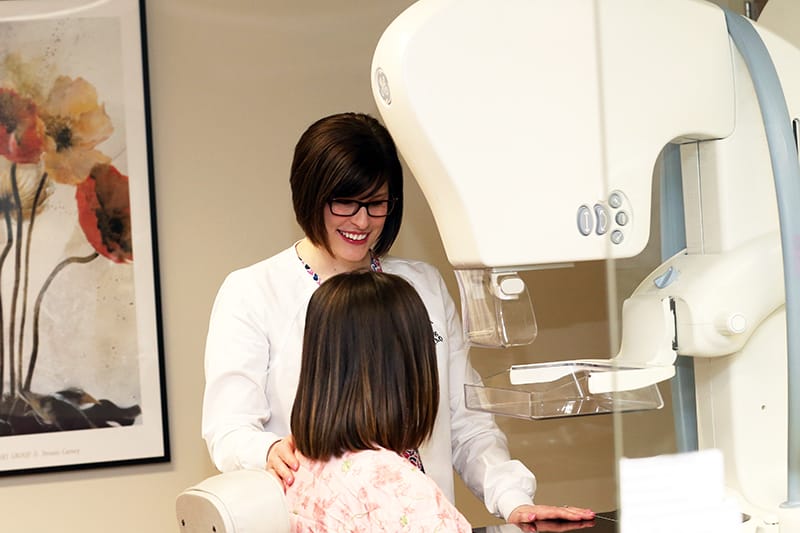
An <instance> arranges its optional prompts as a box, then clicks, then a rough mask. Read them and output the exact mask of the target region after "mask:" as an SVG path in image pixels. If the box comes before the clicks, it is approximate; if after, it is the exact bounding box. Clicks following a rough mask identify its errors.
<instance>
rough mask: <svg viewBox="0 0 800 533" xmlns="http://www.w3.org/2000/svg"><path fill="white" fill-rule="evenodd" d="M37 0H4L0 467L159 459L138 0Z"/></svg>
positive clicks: (158, 379) (0, 28)
mask: <svg viewBox="0 0 800 533" xmlns="http://www.w3.org/2000/svg"><path fill="white" fill-rule="evenodd" d="M36 4H37V3H35V2H34V3H31V2H23V1H15V0H11V1H7V2H2V3H0V450H3V452H4V453H0V475H2V474H3V473H16V472H25V471H30V470H35V471H36V470H47V469H49V468H64V467H68V466H72V465H75V466H78V465H80V464H83V463H91V464H94V463H102V462H104V461H116V462H120V461H125V460H141V459H142V458H143V457H145V458H148V457H152V458H153V459H152V460H163V459H164V458H165V456H166V450H165V446H166V439H165V436H164V434H163V429H164V424H163V420H164V412H163V401H162V398H161V394H162V392H161V391H162V389H163V376H161V373H160V370H159V360H160V357H161V346H160V334H159V327H160V326H159V324H158V321H157V320H158V318H157V317H158V315H159V313H158V309H157V305H158V300H157V294H156V287H157V282H156V279H155V275H156V272H155V261H154V260H153V257H154V253H155V250H154V244H153V242H154V235H153V229H152V223H153V222H152V213H151V212H150V211H149V202H150V201H151V199H152V195H150V194H149V189H150V186H151V183H150V175H149V169H150V168H151V165H150V164H149V158H150V155H149V149H148V146H149V137H148V135H147V124H146V120H145V116H144V114H143V113H141V111H142V110H143V109H145V93H144V84H143V83H142V84H141V86H137V84H136V83H133V82H134V81H135V80H137V79H139V80H143V79H144V73H143V65H144V60H143V56H142V54H143V52H142V48H141V42H140V41H130V40H129V36H130V35H135V34H137V33H138V32H139V31H140V30H141V24H140V16H141V15H140V9H141V5H140V4H139V2H138V0H108V1H106V2H101V3H97V6H95V5H94V4H92V5H89V6H86V7H81V8H80V9H78V10H74V9H62V10H58V11H57V12H56V13H55V14H53V15H52V16H41V13H40V10H42V9H46V8H45V7H42V6H37V5H36ZM100 4H102V5H100ZM95 10H96V13H95ZM28 12H30V13H31V17H29V18H26V16H25V14H26V13H28ZM9 13H11V14H13V15H14V16H12V17H4V16H3V15H4V14H6V15H8V14H9ZM7 20H13V22H6V21H7ZM123 27H126V28H127V30H126V31H122V28H123ZM126 36H128V37H126ZM126 39H128V40H126ZM131 169H133V170H131ZM134 198H139V203H138V205H139V206H140V209H142V208H143V209H145V211H144V213H141V212H140V214H139V215H138V218H137V215H136V214H135V213H134V212H133V211H132V208H131V205H132V199H134ZM137 221H138V223H137ZM137 224H138V225H137ZM136 228H139V233H136ZM135 250H136V251H137V252H136V254H135V253H134V252H135ZM139 251H143V253H144V255H143V256H144V257H145V259H146V261H145V264H144V265H139V264H138V263H135V262H134V257H135V255H138V254H139ZM147 260H150V261H151V262H150V264H147V263H148V261H147ZM142 266H143V267H144V268H141V267H142ZM153 356H155V357H156V358H157V359H156V360H155V361H152V360H148V357H153ZM154 363H155V364H154ZM153 369H155V371H153ZM153 381H155V383H154V382H153ZM146 405H149V406H150V408H149V410H148V409H146V408H145V406H146ZM154 406H155V408H153V407H154ZM95 430H103V431H95ZM31 435H40V436H41V437H40V440H36V441H32V440H30V439H29V438H27V439H26V438H24V437H25V436H31ZM137 441H138V442H139V443H140V444H139V446H141V443H146V446H148V449H147V450H146V451H145V452H144V453H142V452H141V450H139V449H136V445H134V444H132V443H133V442H137ZM32 442H35V443H36V444H35V445H32V444H31V443H32ZM65 448H68V449H71V450H78V452H76V453H72V454H70V457H66V456H64V454H63V453H62V452H60V451H58V450H63V449H65ZM106 450H111V451H106ZM79 456H80V457H79Z"/></svg>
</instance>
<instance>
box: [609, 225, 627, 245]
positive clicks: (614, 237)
mask: <svg viewBox="0 0 800 533" xmlns="http://www.w3.org/2000/svg"><path fill="white" fill-rule="evenodd" d="M623 240H625V235H623V234H622V232H621V231H620V230H618V229H615V230H614V231H612V232H611V242H613V243H614V244H619V243H621V242H622V241H623Z"/></svg>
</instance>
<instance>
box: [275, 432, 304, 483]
mask: <svg viewBox="0 0 800 533" xmlns="http://www.w3.org/2000/svg"><path fill="white" fill-rule="evenodd" d="M295 451H296V449H295V446H294V437H292V436H291V435H289V436H288V437H284V438H282V439H281V440H279V441H276V442H275V443H274V444H273V445H272V446H270V448H269V451H267V472H272V473H273V474H275V475H276V476H277V477H278V479H280V480H281V482H283V487H284V489H286V488H287V487H290V486H291V485H292V483H294V472H296V471H297V469H298V468H299V467H300V463H299V462H298V460H297V456H296V455H295Z"/></svg>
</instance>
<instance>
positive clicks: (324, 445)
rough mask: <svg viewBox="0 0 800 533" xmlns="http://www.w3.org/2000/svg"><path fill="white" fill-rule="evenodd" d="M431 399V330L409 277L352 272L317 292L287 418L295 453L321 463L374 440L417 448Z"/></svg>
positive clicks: (435, 394)
mask: <svg viewBox="0 0 800 533" xmlns="http://www.w3.org/2000/svg"><path fill="white" fill-rule="evenodd" d="M438 405H439V377H438V372H437V370H436V347H435V343H434V339H433V331H432V329H431V323H430V319H429V318H428V312H427V310H426V309H425V306H424V305H423V303H422V300H421V299H420V297H419V295H418V294H417V292H416V290H414V288H413V287H412V286H411V285H410V284H409V283H408V282H407V281H405V280H404V279H403V278H401V277H399V276H396V275H394V274H387V273H382V272H370V271H357V272H350V273H344V274H338V275H336V276H333V277H331V278H330V279H328V280H327V281H326V282H324V283H323V284H322V285H321V286H320V287H319V288H318V289H317V290H316V291H315V292H314V295H313V296H312V297H311V301H310V302H309V304H308V313H307V315H306V323H305V335H304V337H303V359H302V366H301V370H300V382H299V384H298V387H297V395H296V396H295V400H294V405H293V407H292V418H291V426H292V435H293V436H294V439H295V445H296V447H297V449H298V450H299V451H300V453H302V454H303V455H305V456H306V457H308V458H309V459H312V460H317V461H327V460H328V459H330V458H331V457H341V455H342V454H343V453H345V452H347V451H353V452H355V451H359V450H371V449H376V448H377V447H379V446H380V447H382V448H385V449H388V450H394V451H395V452H397V453H402V452H403V451H404V450H407V449H412V448H418V447H419V446H420V445H421V444H422V443H423V442H424V441H425V440H426V439H427V438H428V437H429V436H430V435H431V432H432V431H433V424H434V421H435V420H436V410H437V408H438Z"/></svg>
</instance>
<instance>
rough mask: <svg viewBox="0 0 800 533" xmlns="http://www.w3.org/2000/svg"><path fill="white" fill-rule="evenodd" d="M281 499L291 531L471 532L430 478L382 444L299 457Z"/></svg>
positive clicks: (322, 532) (465, 521)
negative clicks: (327, 456)
mask: <svg viewBox="0 0 800 533" xmlns="http://www.w3.org/2000/svg"><path fill="white" fill-rule="evenodd" d="M286 501H287V506H288V508H289V518H290V521H291V525H292V531H293V532H295V533H301V532H302V533H307V532H314V533H339V532H348V533H350V532H367V531H382V532H383V531H385V532H393V531H402V532H415V533H416V532H419V533H423V532H424V533H431V532H451V531H453V532H464V533H471V531H472V527H471V526H470V524H469V522H467V520H466V518H464V516H463V515H462V514H461V513H460V512H458V510H457V509H456V508H455V506H453V504H452V503H450V502H449V501H448V500H447V498H446V497H445V495H444V494H443V493H442V491H441V490H440V489H439V487H438V486H437V485H436V483H435V482H434V481H433V480H432V479H430V478H429V477H428V476H426V475H425V474H423V473H422V472H421V471H420V470H419V469H418V468H417V467H416V466H414V465H413V464H411V463H410V462H409V461H408V460H406V459H404V458H403V457H401V456H399V455H398V454H396V453H394V452H392V451H389V450H384V449H378V450H365V451H360V452H348V453H345V454H344V455H343V456H342V457H339V458H332V459H331V460H330V461H327V462H318V461H311V460H309V459H307V458H304V457H301V458H300V468H299V469H298V471H297V472H296V473H295V481H294V483H293V484H292V486H291V487H289V488H288V489H287V490H286Z"/></svg>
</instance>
